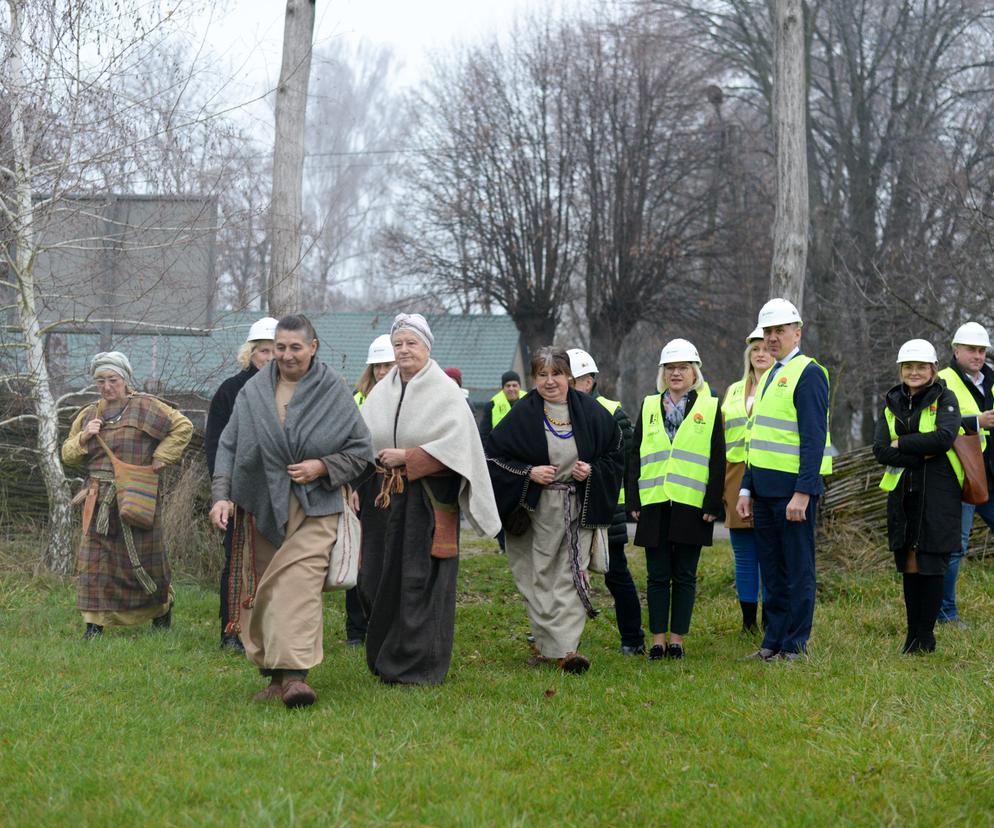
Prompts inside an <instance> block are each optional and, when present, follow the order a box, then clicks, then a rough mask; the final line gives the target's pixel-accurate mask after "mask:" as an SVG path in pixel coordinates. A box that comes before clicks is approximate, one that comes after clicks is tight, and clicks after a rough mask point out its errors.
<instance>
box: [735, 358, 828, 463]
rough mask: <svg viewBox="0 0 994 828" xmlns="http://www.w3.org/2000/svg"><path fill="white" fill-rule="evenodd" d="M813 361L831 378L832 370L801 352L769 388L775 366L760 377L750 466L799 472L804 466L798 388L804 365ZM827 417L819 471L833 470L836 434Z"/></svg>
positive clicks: (753, 417) (749, 440)
mask: <svg viewBox="0 0 994 828" xmlns="http://www.w3.org/2000/svg"><path fill="white" fill-rule="evenodd" d="M812 362H813V363H814V364H815V365H817V366H818V367H819V368H821V370H822V372H823V373H824V374H825V379H826V380H827V379H828V371H826V370H825V367H824V366H823V365H821V364H819V363H818V362H817V360H814V359H812V358H811V357H809V356H804V355H803V354H798V355H797V356H796V357H794V358H793V359H792V360H791V361H790V362H788V363H787V364H786V365H784V366H783V367H782V368H781V369H780V371H779V372H778V373H777V375H776V377H774V379H773V382H772V383H770V387H769V388H766V376H767V374H768V373H769V372H770V371H772V370H773V366H770V367H769V368H767V369H766V371H765V372H764V373H763V376H761V377H760V378H759V383H758V385H757V388H758V389H760V390H759V392H758V393H757V395H756V400H755V402H753V404H752V420H751V421H750V423H749V425H748V428H749V437H748V448H747V460H748V463H749V465H750V466H756V467H757V468H760V469H772V470H773V471H782V472H787V473H788V474H797V473H798V472H799V471H800V470H801V433H800V430H799V428H798V425H797V408H796V407H795V406H794V390H795V389H796V388H797V383H798V381H799V380H800V379H801V374H802V373H804V369H805V368H807V367H808V365H810V364H811V363H812ZM774 365H775V363H774ZM763 389H765V390H763ZM825 419H826V432H825V452H824V454H823V456H822V460H821V467H820V469H819V472H820V473H821V474H831V473H832V458H831V456H830V455H829V454H828V449H829V447H830V446H831V445H832V438H831V435H830V434H829V433H828V430H827V427H828V414H827V413H826V415H825Z"/></svg>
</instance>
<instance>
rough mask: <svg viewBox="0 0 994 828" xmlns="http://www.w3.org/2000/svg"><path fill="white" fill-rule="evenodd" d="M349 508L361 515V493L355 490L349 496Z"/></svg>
mask: <svg viewBox="0 0 994 828" xmlns="http://www.w3.org/2000/svg"><path fill="white" fill-rule="evenodd" d="M349 506H350V507H351V508H352V511H353V512H355V513H356V514H359V492H357V491H356V490H355V489H353V490H352V494H351V495H349Z"/></svg>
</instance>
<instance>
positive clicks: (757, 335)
mask: <svg viewBox="0 0 994 828" xmlns="http://www.w3.org/2000/svg"><path fill="white" fill-rule="evenodd" d="M762 338H763V326H762V325H759V326H758V327H756V328H754V329H753V332H752V333H751V334H749V336H747V337H746V345H748V344H749V343H750V342H754V341H755V340H757V339H762Z"/></svg>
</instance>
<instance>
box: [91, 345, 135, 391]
mask: <svg viewBox="0 0 994 828" xmlns="http://www.w3.org/2000/svg"><path fill="white" fill-rule="evenodd" d="M97 371H113V372H114V373H115V374H117V375H118V376H119V377H122V378H123V379H124V381H125V382H126V383H127V384H128V387H129V388H134V385H135V378H134V375H133V374H132V373H131V363H130V362H129V361H128V358H127V357H126V356H125V355H124V354H122V353H121V352H120V351H101V352H100V353H99V354H97V355H96V356H95V357H93V359H91V360H90V375H91V376H96V375H97Z"/></svg>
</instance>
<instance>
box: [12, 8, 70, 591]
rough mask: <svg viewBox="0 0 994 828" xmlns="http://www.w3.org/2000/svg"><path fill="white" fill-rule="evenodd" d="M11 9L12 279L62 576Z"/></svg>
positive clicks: (52, 406)
mask: <svg viewBox="0 0 994 828" xmlns="http://www.w3.org/2000/svg"><path fill="white" fill-rule="evenodd" d="M8 6H9V8H10V34H11V37H10V48H9V51H8V53H7V59H6V61H5V66H4V87H5V88H6V89H7V90H8V91H9V92H10V93H11V94H10V95H9V97H8V100H9V102H10V144H11V153H12V155H13V161H14V182H13V186H14V192H15V202H16V205H17V206H16V208H15V210H16V212H15V215H14V217H13V221H12V222H11V224H12V225H13V226H12V235H13V239H14V245H15V250H16V253H15V259H14V274H13V275H14V282H15V284H16V286H17V289H16V298H15V303H16V306H17V314H18V322H19V325H20V328H21V335H22V337H23V341H24V346H25V354H26V358H27V368H28V371H27V387H28V392H29V394H30V396H31V401H32V403H33V406H34V412H35V416H36V417H37V419H38V438H37V452H38V469H39V471H40V472H41V476H42V480H43V481H44V483H45V490H46V492H47V494H48V529H49V540H48V546H47V548H46V550H45V565H46V566H47V567H48V568H49V569H50V570H52V571H53V572H57V573H59V574H62V575H68V574H69V573H71V572H72V569H73V557H74V555H73V552H74V550H73V539H72V514H71V502H70V500H71V498H70V495H69V484H68V482H67V481H66V476H65V473H64V472H63V470H62V463H61V462H60V459H59V412H58V406H57V404H56V401H55V398H54V396H53V395H52V388H51V384H50V382H49V374H48V363H47V361H46V358H45V342H44V339H43V336H42V333H41V324H40V322H39V320H38V311H37V308H36V305H35V283H34V274H33V272H32V269H33V267H34V260H35V253H36V251H35V249H34V244H35V239H34V202H33V200H32V195H33V193H32V179H31V149H30V147H29V146H28V143H27V141H26V140H25V134H24V96H23V94H19V90H24V89H26V88H27V82H28V79H27V77H26V74H25V72H24V64H23V60H22V57H21V51H20V50H21V48H22V44H23V40H22V35H21V21H22V17H21V15H22V13H23V10H24V5H23V3H22V2H21V0H8Z"/></svg>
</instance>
